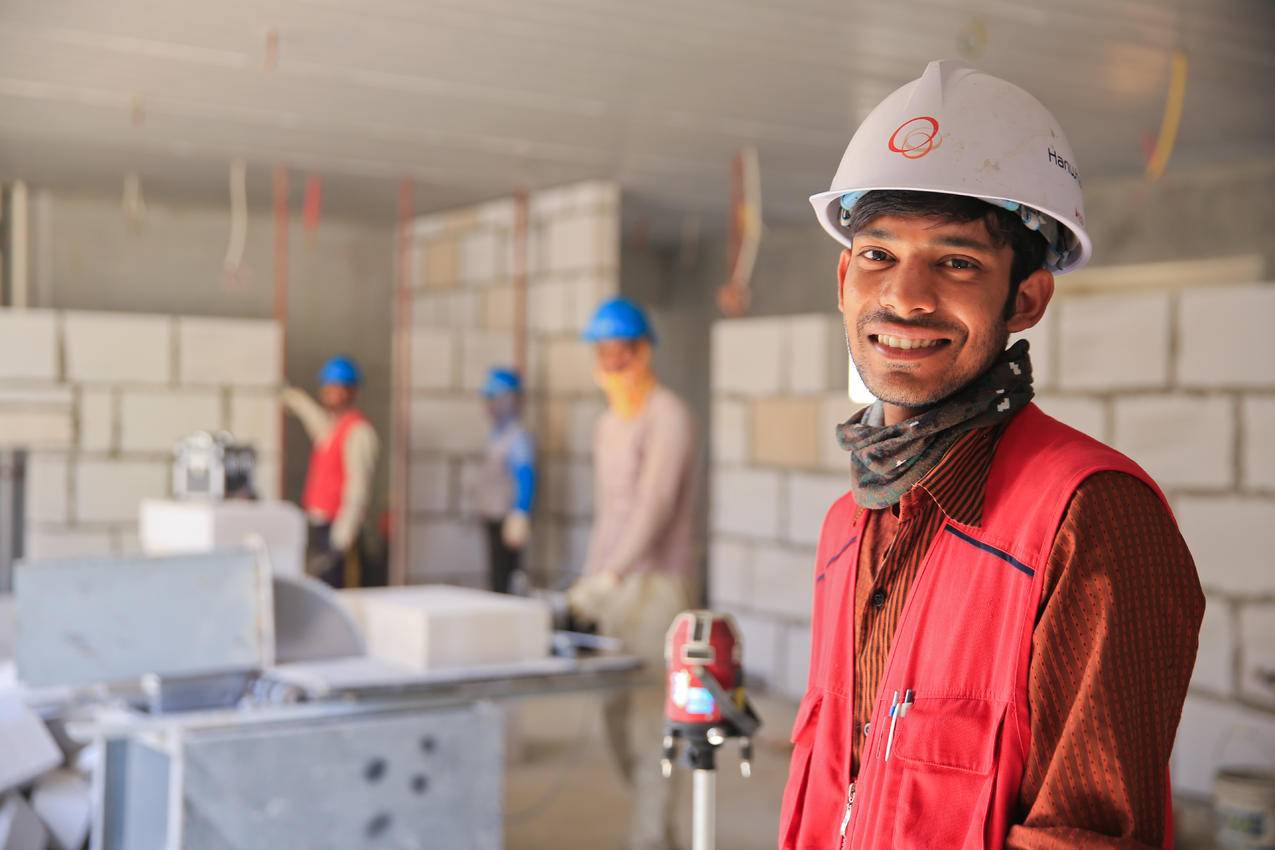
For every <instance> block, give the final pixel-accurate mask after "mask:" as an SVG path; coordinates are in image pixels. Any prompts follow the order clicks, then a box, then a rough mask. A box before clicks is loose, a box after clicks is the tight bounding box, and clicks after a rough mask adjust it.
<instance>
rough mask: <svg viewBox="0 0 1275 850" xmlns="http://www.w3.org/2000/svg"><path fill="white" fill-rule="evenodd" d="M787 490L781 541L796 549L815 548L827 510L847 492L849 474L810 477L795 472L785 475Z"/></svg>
mask: <svg viewBox="0 0 1275 850" xmlns="http://www.w3.org/2000/svg"><path fill="white" fill-rule="evenodd" d="M786 487H787V496H788V497H787V499H785V503H786V507H787V510H786V511H785V516H784V534H783V538H784V540H787V541H788V542H789V543H793V544H796V545H798V546H810V547H814V546H817V545H818V544H819V531H820V529H822V528H823V518H824V517H825V516H826V515H827V513H828V508H830V507H832V503H833V502H835V501H836V500H837V499H840V498H841V497H842V496H844V495H845V494H846V492H847V491H848V490H849V489H850V476H849V473H846V474H843V475H813V474H807V473H801V472H794V473H791V474H789V475H788V478H787V481H786Z"/></svg>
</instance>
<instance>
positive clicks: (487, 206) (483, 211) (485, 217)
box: [471, 198, 516, 230]
mask: <svg viewBox="0 0 1275 850" xmlns="http://www.w3.org/2000/svg"><path fill="white" fill-rule="evenodd" d="M471 211H472V212H473V215H474V220H475V221H476V222H477V223H478V224H479V225H486V226H487V227H490V228H493V229H495V230H512V229H513V226H514V215H515V212H516V211H515V208H514V199H513V198H499V199H497V200H494V201H487V202H485V203H481V204H478V205H476V206H474V207H472V208H471Z"/></svg>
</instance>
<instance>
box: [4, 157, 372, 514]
mask: <svg viewBox="0 0 1275 850" xmlns="http://www.w3.org/2000/svg"><path fill="white" fill-rule="evenodd" d="M249 179H250V181H256V180H266V179H268V177H266V176H265V175H264V174H262V173H260V172H256V171H251V170H250V174H249ZM293 184H294V185H293V189H294V192H293V206H292V209H293V213H294V215H293V224H292V226H291V227H290V228H289V238H288V243H289V257H288V260H289V287H288V335H287V375H286V377H287V380H288V381H289V382H290V383H292V384H295V385H297V386H300V387H303V388H304V389H306V390H309V391H313V390H314V389H315V385H314V384H315V375H316V373H317V372H318V369H319V367H320V365H321V364H322V363H323V361H324V360H325V359H326V358H327V357H329V356H331V355H332V354H334V353H345V354H349V355H352V356H354V357H355V358H356V359H357V360H358V361H359V363H360V364H361V365H362V367H363V370H364V373H365V375H366V383H365V386H364V388H363V391H362V397H361V399H360V405H361V406H362V408H363V409H364V412H365V413H366V414H367V416H368V418H369V419H370V420H371V422H372V425H373V426H374V427H375V428H376V430H377V433H378V434H379V435H380V436H381V439H382V445H383V447H388V445H389V422H390V416H389V410H390V380H389V376H390V317H391V298H392V292H393V284H394V226H393V223H392V222H388V221H375V220H372V221H359V220H353V219H343V218H337V217H331V216H325V217H323V219H322V220H321V221H320V222H319V226H318V228H317V229H316V230H314V231H308V230H306V229H305V228H303V227H302V226H301V223H300V221H299V210H300V201H301V188H302V187H301V181H299V180H294V181H293ZM34 198H35V200H34V202H33V204H32V211H31V221H32V236H31V245H30V246H29V253H30V256H31V262H32V272H31V304H32V305H33V306H38V307H45V308H52V309H60V310H110V311H119V312H128V313H149V314H155V313H159V314H172V315H181V316H221V317H231V318H242V319H272V318H273V316H274V241H273V240H274V222H273V218H272V216H271V214H270V211H269V210H265V209H260V208H252V209H250V210H249V211H248V221H247V229H246V234H245V236H246V238H245V244H244V254H243V269H244V272H243V273H242V274H241V275H240V276H239V277H238V278H236V279H234V280H228V279H227V277H226V275H225V272H224V261H225V257H226V247H227V242H228V240H229V234H230V216H229V212H228V206H227V204H192V203H178V202H168V201H165V200H164V199H162V198H157V197H150V198H148V199H147V200H148V203H147V213H146V216H145V218H144V219H143V220H142V221H141V222H139V223H132V222H130V221H129V220H128V219H127V218H126V217H125V216H124V215H123V213H122V212H121V211H120V202H119V198H118V197H101V196H91V195H90V196H79V195H62V194H56V195H55V194H51V193H49V192H36V193H35V195H34ZM227 350H228V349H223V350H221V351H220V352H218V353H217V354H215V355H214V356H215V357H224V356H226V351H227ZM285 436H286V457H285V465H286V474H287V482H286V484H285V486H284V494H285V495H286V496H287V497H288V498H290V499H293V500H297V499H299V498H300V496H301V487H302V483H303V481H304V477H305V471H306V465H307V461H308V458H309V451H310V445H309V441H308V439H307V438H306V435H305V432H304V431H303V430H302V428H301V427H300V425H299V423H297V422H295V421H289V423H288V425H287V427H286V432H285ZM384 453H385V452H384V451H383V452H382V454H383V455H384ZM388 468H389V466H388V463H387V462H386V461H385V460H384V459H382V461H381V463H380V464H379V465H378V470H377V479H376V481H377V483H376V486H375V489H374V501H373V511H372V516H375V515H376V513H379V510H380V509H381V507H383V506H384V504H385V502H386V499H387V495H388V483H387V482H388ZM273 484H274V483H273V482H272V486H273Z"/></svg>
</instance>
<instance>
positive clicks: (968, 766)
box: [779, 62, 1204, 850]
mask: <svg viewBox="0 0 1275 850" xmlns="http://www.w3.org/2000/svg"><path fill="white" fill-rule="evenodd" d="M811 202H812V204H813V205H814V207H815V211H816V213H817V217H818V220H819V222H820V224H821V225H822V226H823V228H824V229H825V230H826V231H827V232H828V233H829V234H830V235H831V236H832V237H833V238H834V239H836V240H837V241H838V242H840V243H841V245H842V246H843V248H844V250H843V251H842V252H841V256H840V261H839V263H838V267H837V287H838V290H837V291H838V297H837V304H838V307H839V309H840V310H841V312H842V314H843V316H844V319H845V330H846V338H847V342H848V346H849V350H850V354H851V357H852V359H853V361H854V365H855V366H856V367H857V369H858V372H859V376H860V377H861V378H862V380H863V383H864V384H865V385H866V386H867V388H868V389H869V390H870V391H871V392H872V394H873V395H874V396H875V397H876V399H877V400H876V401H875V402H874V403H872V404H871V405H869V406H868V407H866V408H864V409H863V410H861V411H859V412H858V413H856V414H854V415H853V416H852V417H851V418H850V419H849V420H848V421H846V422H844V423H843V424H841V425H840V426H839V427H838V429H837V435H838V438H839V441H840V444H841V447H842V448H843V449H845V450H846V452H847V453H848V455H847V462H848V466H849V470H850V491H849V492H848V493H847V494H846V495H845V496H843V497H842V498H841V499H839V500H838V501H837V502H836V503H835V504H833V506H832V508H831V509H830V510H829V512H828V514H827V518H826V520H825V521H824V526H823V531H822V533H821V536H820V541H819V547H818V555H817V561H816V562H815V564H814V575H813V577H812V579H811V580H812V581H813V585H814V589H813V595H814V601H813V611H812V622H811V655H810V673H809V678H808V684H807V689H806V693H805V695H804V696H803V698H802V701H801V705H800V708H799V710H798V715H797V720H796V723H795V724H794V727H793V731H792V741H793V744H794V749H793V754H792V763H791V767H790V770H789V777H788V785H787V788H786V790H785V794H784V802H783V809H782V814H781V817H780V832H779V846H780V847H781V848H784V850H796V848H800V850H816V848H817V850H828V848H838V847H841V848H849V850H877V848H944V850H953V848H1002V847H1008V848H1034V850H1043V848H1064V847H1066V848H1116V847H1120V848H1133V847H1171V846H1172V835H1171V833H1172V822H1171V805H1170V804H1171V798H1170V785H1169V775H1168V773H1169V771H1168V765H1169V755H1170V751H1171V750H1172V747H1173V741H1174V736H1175V734H1176V731H1177V726H1178V721H1179V719H1180V717H1181V712H1182V703H1183V700H1184V698H1185V696H1186V691H1187V685H1188V683H1189V681H1190V678H1191V671H1192V667H1193V666H1194V662H1195V655H1196V649H1197V644H1198V638H1199V628H1200V621H1201V618H1202V616H1203V612H1204V596H1203V593H1202V592H1201V590H1200V582H1199V577H1198V575H1197V574H1196V570H1195V565H1194V563H1193V561H1192V558H1191V554H1190V552H1189V551H1188V550H1187V547H1186V544H1185V543H1184V542H1183V540H1182V536H1181V534H1179V532H1178V528H1177V525H1176V523H1175V522H1174V518H1173V514H1172V513H1171V511H1170V510H1169V507H1168V504H1167V503H1166V502H1165V500H1164V496H1163V494H1162V493H1161V491H1160V490H1159V488H1158V487H1157V486H1156V484H1155V483H1154V482H1153V481H1152V480H1151V479H1150V477H1148V475H1147V473H1146V472H1144V471H1143V470H1142V469H1140V468H1139V467H1138V466H1137V465H1136V464H1134V463H1133V462H1132V461H1131V460H1129V459H1128V458H1126V457H1124V456H1123V455H1121V454H1119V453H1118V452H1116V451H1115V450H1114V449H1111V448H1109V447H1107V446H1105V445H1103V444H1101V443H1099V442H1097V441H1096V440H1093V439H1091V438H1089V437H1087V436H1085V435H1084V434H1081V433H1080V432H1079V431H1076V430H1073V429H1071V428H1069V427H1067V426H1066V425H1063V424H1062V423H1061V422H1058V421H1057V420H1055V419H1052V418H1050V417H1049V416H1047V415H1046V414H1045V413H1044V412H1042V411H1041V410H1040V409H1039V408H1038V407H1037V406H1036V405H1034V404H1033V403H1032V396H1033V390H1032V368H1031V358H1030V356H1029V354H1028V343H1027V341H1026V340H1019V341H1018V342H1016V343H1014V344H1013V345H1009V344H1008V343H1009V339H1010V335H1011V334H1012V333H1016V332H1020V331H1024V330H1026V329H1028V328H1030V327H1032V326H1034V325H1035V324H1036V323H1037V322H1039V321H1040V319H1041V317H1042V316H1043V315H1044V312H1045V308H1046V306H1047V305H1048V304H1049V301H1050V298H1051V297H1052V295H1053V292H1054V275H1055V274H1056V273H1058V274H1060V273H1063V272H1067V271H1071V270H1073V269H1076V268H1079V267H1080V266H1081V265H1083V264H1084V263H1085V261H1086V260H1088V259H1089V256H1090V253H1091V250H1092V249H1091V243H1090V239H1089V236H1088V234H1087V233H1086V231H1085V217H1084V201H1083V198H1082V196H1081V188H1080V172H1079V168H1078V166H1077V165H1076V160H1075V156H1074V155H1073V154H1072V152H1071V150H1070V146H1069V145H1068V143H1067V139H1066V137H1065V136H1064V135H1063V131H1062V128H1061V127H1060V126H1059V125H1058V123H1057V122H1056V121H1055V120H1054V118H1053V116H1052V115H1051V114H1050V113H1049V112H1048V111H1047V110H1046V109H1045V108H1044V107H1043V106H1042V105H1041V104H1040V102H1039V101H1037V100H1036V99H1035V98H1034V97H1032V96H1031V95H1030V94H1028V93H1027V92H1025V91H1023V90H1022V89H1021V88H1019V87H1018V86H1015V85H1013V84H1011V83H1008V82H1006V81H1004V80H1000V79H997V78H995V77H992V76H990V75H988V74H984V73H981V72H979V71H977V70H975V69H973V68H970V67H968V66H965V65H962V64H960V63H956V62H933V63H931V64H930V65H929V67H927V68H926V69H925V72H924V74H923V75H922V76H921V78H920V79H918V80H914V81H912V82H911V83H908V84H907V85H905V86H903V87H902V88H901V89H899V90H898V91H896V92H894V93H893V94H891V95H890V96H889V97H887V98H886V99H885V100H884V101H883V102H882V103H881V104H880V105H879V106H878V107H877V108H876V109H874V110H873V111H872V113H871V114H870V115H869V116H868V117H867V118H866V119H865V120H864V122H863V124H862V125H861V126H860V127H859V129H858V131H857V132H856V133H855V135H854V138H853V139H852V140H851V141H850V144H849V147H848V148H847V149H846V153H845V156H844V158H843V159H842V161H841V166H840V168H839V169H838V170H837V174H836V176H835V177H834V178H833V182H832V187H831V189H830V190H829V191H827V192H822V193H820V194H817V195H815V196H814V197H812V198H811ZM1183 462H1184V463H1187V462H1189V460H1184V461H1183ZM794 580H795V581H799V580H803V579H800V578H797V577H794Z"/></svg>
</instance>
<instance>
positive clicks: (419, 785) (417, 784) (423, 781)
mask: <svg viewBox="0 0 1275 850" xmlns="http://www.w3.org/2000/svg"><path fill="white" fill-rule="evenodd" d="M427 788H429V777H428V776H426V775H425V774H423V773H418V774H416V775H415V776H413V777H412V790H413V791H415V792H416V793H417V794H424V793H425V789H427Z"/></svg>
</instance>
